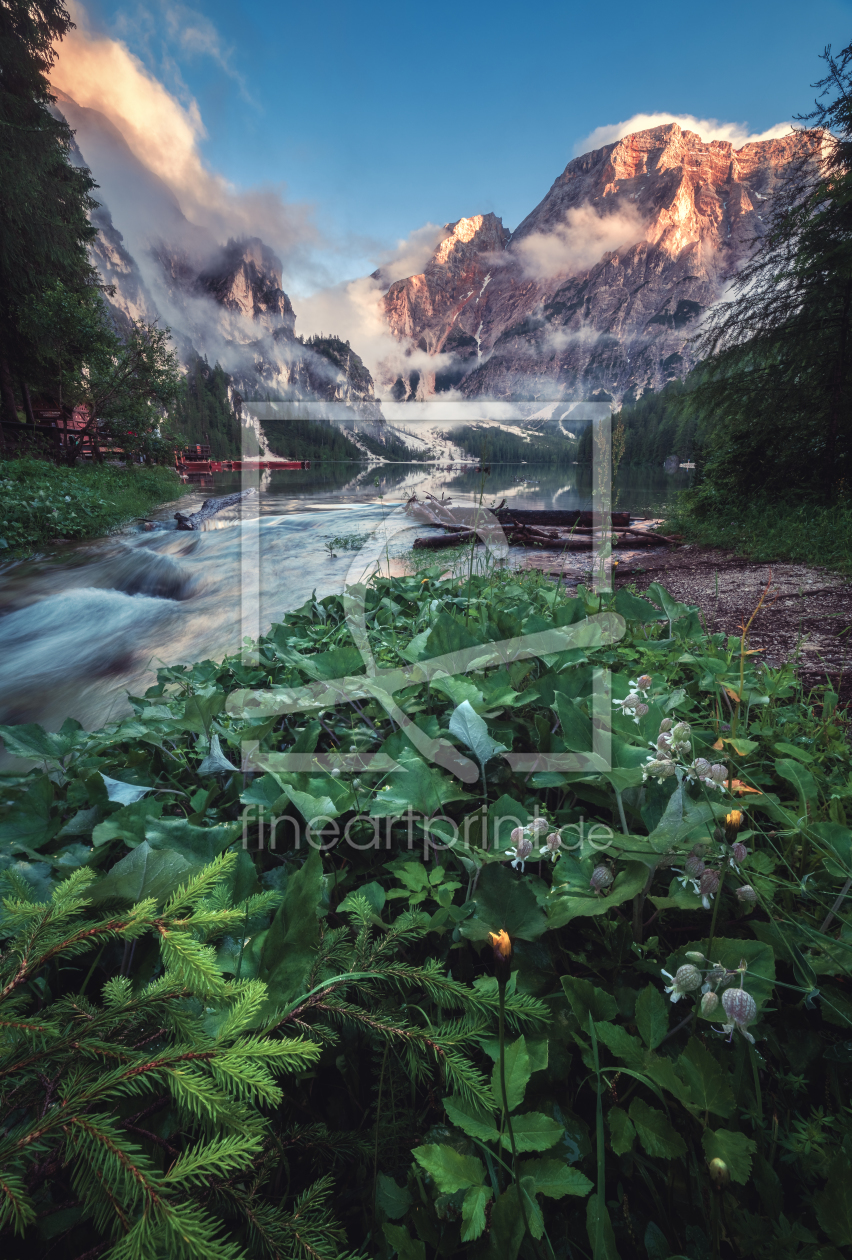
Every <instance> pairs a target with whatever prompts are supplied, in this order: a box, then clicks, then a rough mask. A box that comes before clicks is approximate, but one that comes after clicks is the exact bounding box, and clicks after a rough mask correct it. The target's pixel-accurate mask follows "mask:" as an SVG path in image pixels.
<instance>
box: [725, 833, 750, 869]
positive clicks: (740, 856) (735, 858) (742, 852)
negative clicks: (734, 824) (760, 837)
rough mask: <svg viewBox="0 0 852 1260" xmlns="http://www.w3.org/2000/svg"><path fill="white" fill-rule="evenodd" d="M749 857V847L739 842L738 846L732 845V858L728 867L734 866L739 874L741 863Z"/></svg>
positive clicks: (729, 859)
mask: <svg viewBox="0 0 852 1260" xmlns="http://www.w3.org/2000/svg"><path fill="white" fill-rule="evenodd" d="M747 857H748V845H745V844H743V842H742V841H741V840H738V841H737V842H736V844H732V845H731V856H730V857H729V858H728V865H729V866H732V867H733V868H734V870H735V871H736V872H737V873H738V874H739V869H740V868H739V865H738V864H739V863H740V862H743V861H745V859H746V858H747Z"/></svg>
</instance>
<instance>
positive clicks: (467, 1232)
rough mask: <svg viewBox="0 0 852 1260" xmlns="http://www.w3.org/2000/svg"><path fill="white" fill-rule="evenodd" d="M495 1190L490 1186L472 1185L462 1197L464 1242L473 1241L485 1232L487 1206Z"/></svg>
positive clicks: (462, 1233) (462, 1236)
mask: <svg viewBox="0 0 852 1260" xmlns="http://www.w3.org/2000/svg"><path fill="white" fill-rule="evenodd" d="M493 1193H494V1192H493V1190H492V1189H491V1187H490V1186H471V1187H470V1189H469V1190H468V1191H467V1193H466V1194H465V1196H464V1198H463V1199H462V1228H461V1240H462V1242H472V1241H473V1240H474V1238H479V1237H480V1235H481V1234H484V1233H485V1208H486V1205H487V1204H488V1202H489V1200H490V1199H491V1196H492V1194H493Z"/></svg>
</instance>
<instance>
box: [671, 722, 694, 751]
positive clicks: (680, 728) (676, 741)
mask: <svg viewBox="0 0 852 1260" xmlns="http://www.w3.org/2000/svg"><path fill="white" fill-rule="evenodd" d="M691 734H692V728H691V727H690V725H689V723H688V722H678V723H677V725H676V726H673V727H672V730H671V742H672V751H673V752H678V753H688V752H689V751H690V749H691V748H692V744H691V743H690V739H689V737H690V735H691Z"/></svg>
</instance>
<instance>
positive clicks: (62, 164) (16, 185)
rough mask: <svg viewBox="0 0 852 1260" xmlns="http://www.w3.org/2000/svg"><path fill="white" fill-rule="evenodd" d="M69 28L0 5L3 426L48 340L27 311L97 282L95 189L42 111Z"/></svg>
mask: <svg viewBox="0 0 852 1260" xmlns="http://www.w3.org/2000/svg"><path fill="white" fill-rule="evenodd" d="M72 26H73V23H72V22H71V18H70V15H69V13H68V10H67V9H66V8H65V6H64V4H63V3H62V0H0V400H2V415H3V419H4V420H7V421H12V422H14V421H15V420H16V419H17V408H16V403H15V393H14V389H15V385H16V384H18V385H21V384H22V383H23V382H24V381H25V380H26V379H27V378H28V377H29V379H32V374H33V372H34V371H36V370H37V369H38V368H43V367H44V356H43V351H44V345H43V342H44V341H45V340H46V339H49V337H50V334H51V329H50V326H49V325H45V324H42V323H39V321H38V320H36V319H34V318H33V312H32V310H29V312H28V308H29V306H30V304H31V302H32V301H33V299H34V298H36V297H38V295H39V294H40V293H41V292H42V291H43V290H44V288H45V287H46V286H49V285H51V284H53V283H56V282H57V281H59V282H61V283H62V284H63V285H65V286H66V287H67V288H68V289H69V290H71V291H74V292H80V291H83V290H86V289H89V288H91V287H93V286H94V284H95V279H96V277H95V272H94V269H93V268H92V266H91V263H90V261H89V257H88V254H87V249H86V246H87V243H88V241H90V240H91V239H92V237H93V236H94V235H95V228H94V227H93V226H92V224H91V223H90V222H89V219H88V212H89V211H90V210H91V209H92V208H93V206H94V205H95V204H96V203H95V202H94V201H93V200H92V198H91V196H90V192H91V189H92V188H93V187H94V183H93V181H92V179H91V176H90V174H89V172H88V171H85V170H80V169H79V168H76V167H74V166H72V165H71V163H70V161H69V145H70V141H71V131H70V129H69V127H68V125H67V123H65V122H64V120H62V119H59V118H56V117H55V116H54V115H53V113H52V112H51V110H50V105H51V103H52V102H53V100H54V98H53V97H52V96H51V94H50V88H49V83H48V78H47V76H48V72H49V70H50V67H51V66H52V64H53V61H54V58H55V51H54V45H55V42H56V41H57V40H60V39H62V37H63V36H64V35H65V34H66V32H67V31H68V30H69V29H71V28H72ZM16 378H17V379H16ZM0 434H2V430H0Z"/></svg>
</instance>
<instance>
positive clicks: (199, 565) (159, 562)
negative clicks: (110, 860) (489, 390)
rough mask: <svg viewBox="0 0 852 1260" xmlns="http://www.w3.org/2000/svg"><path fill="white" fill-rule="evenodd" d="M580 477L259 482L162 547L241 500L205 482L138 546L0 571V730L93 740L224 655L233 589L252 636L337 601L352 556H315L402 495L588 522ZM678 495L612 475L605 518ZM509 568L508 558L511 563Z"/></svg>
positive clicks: (658, 507)
mask: <svg viewBox="0 0 852 1260" xmlns="http://www.w3.org/2000/svg"><path fill="white" fill-rule="evenodd" d="M588 477H589V473H588V470H587V469H584V468H581V467H577V466H574V467H568V468H561V469H551V468H549V467H545V466H541V465H532V464H524V465H520V464H518V465H510V464H503V465H498V466H495V467H493V468H492V470H491V472H490V474H489V475H488V476H484V475H483V474H482V473H474V472H472V471H466V472H459V471H458V470H456V471H455V472H448V471H441V470H440V469H435V468H432V467H429V466H427V465H421V464H414V465H401V464H393V465H387V464H386V465H380V466H377V467H373V468H370V469H365V468H364V467H363V465H346V464H338V465H331V466H328V467H327V468H326V469H323V470H309V471H303V472H281V473H271V474H270V473H267V474H265V475H264V477H263V480H262V482H261V485H260V490H259V494H258V495H257V496H253V497H252V498H250V499H247V500H245V501H244V502H243V504H241V505H240V507H238V508H236V509H232V510H229V511H226V512H223V513H221V514H219V515H218V516H215V517H213V518H211V519H210V520H209V521H208V522H207V524H206V528H205V529H203V530H202V531H199V532H192V533H189V532H179V531H177V530H176V529H175V523H174V519H173V514H174V512H175V511H176V510H177V508H178V507H180V509H181V511H194V510H195V509H196V508H197V507H199V506H200V504H201V502H202V501H203V499H205V498H208V497H210V496H211V495H217V496H218V495H224V494H229V493H232V492H233V491H235V490H239V489H241V488H242V487H241V485H240V477H239V475H238V474H215V475H214V476H213V477H212V478H209V479H208V480H207V482H206V484H205V485H203V486H199V487H197V488H193V492H192V493H191V494H190V495H187V496H185V497H184V498H183V499H182V500H181V501H180V503H179V504H178V503H172V504H167V505H165V506H164V507H163V508H161V509H160V511H159V512H157V513H155V514H154V516H153V517H152V519H153V520H154V521H155V524H156V526H157V527H156V528H155V529H153V530H151V531H148V532H146V531H145V530H143V528H142V525H141V523H137V524H135V525H133V526H131V527H129V528H128V529H127V530H125V531H124V532H123V533H121V534H116V535H112V536H110V537H107V538H101V539H98V540H96V541H94V542H87V543H73V544H65V545H62V546H60V547H58V548H57V549H56V551H55V552H53V553H51V554H49V555H44V556H39V557H36V558H34V559H32V560H29V561H26V562H23V563H18V564H10V565H7V566H6V567H5V569H3V570H2V573H0V721H2V722H3V723H19V722H40V723H42V725H44V726H46V727H48V728H52V729H57V728H58V727H59V726H60V725H61V724H62V722H63V721H64V720H65V718H67V717H69V716H70V717H74V718H76V719H77V720H78V721H80V722H82V723H83V725H84V726H86V727H89V728H92V727H95V726H100V725H102V724H103V723H104V722H108V721H110V720H112V719H115V718H118V717H121V716H122V715H124V714H125V713H127V712H128V702H127V696H126V693H127V692H128V691H130V693H131V694H135V695H141V694H143V693H144V691H145V689H146V688H147V687H149V686H150V685H151V684H152V682H153V681H154V680H155V673H156V670H157V668H158V667H160V666H161V665H166V664H168V665H174V664H178V663H190V662H192V661H197V660H203V659H206V658H213V659H218V658H220V657H222V656H223V655H225V654H226V653H229V652H236V651H237V650H238V649H239V646H240V643H241V639H242V635H243V633H244V632H245V630H246V623H245V621H244V618H245V610H244V606H243V592H244V589H245V586H246V583H248V584H249V585H250V586H252V587H256V589H257V590H258V599H257V601H256V603H255V607H259V626H258V628H259V630H260V631H261V632H262V631H265V630H266V629H267V628H268V626H269V625H270V623H271V622H273V621H275V620H277V619H279V618H280V617H281V615H282V614H283V613H284V612H286V611H287V610H288V609H293V608H297V607H299V606H300V605H301V604H303V603H304V602H305V600H306V599H308V598H309V597H310V596H311V595H312V594H313V593H314V592H316V596H317V598H320V599H321V598H322V597H323V596H325V595H329V594H332V593H339V592H340V591H341V590H342V589H343V585H344V581H345V580H346V577H347V575H348V574H349V573H350V569H351V568H352V566H353V563H354V564H355V570H353V572H354V573H355V576H360V571H357V557H358V553H357V551H353V550H349V549H346V547H345V544H341V543H338V544H337V546H336V547H335V548H334V555H331V554H330V549H329V546H328V544H330V543H333V540H334V539H335V538H338V539H341V538H345V537H346V536H352V535H358V536H361V537H363V536H365V535H369V534H370V533H371V532H373V531H374V530H375V529H376V528H377V527H380V526H381V524H382V522H383V521H384V520H386V519H387V518H388V517H389V516H390V514H391V513H392V512H393V511H394V509H396V508H397V507H399V505H400V504H402V503H404V501H405V499H406V498H407V497H408V496H409V495H410V494H411V493H412V492H414V491H416V492H417V494H418V496H419V497H421V498H422V497H423V495H424V494H427V493H433V494H435V495H438V496H440V495H441V494H442V493H443V494H447V495H449V496H450V497H452V499H453V501H454V502H456V503H458V502H462V501H465V500H478V499H479V498H480V495H482V502H483V503H484V504H485V505H486V506H489V505H492V504H495V503H498V502H499V501H500V500H501V499H502V498H506V500H507V502H508V503H509V505H510V506H515V507H517V508H521V507H526V508H543V507H555V508H575V507H580V508H587V507H589V506H591V498H590V485H589V480H588ZM687 482H688V474H684V473H683V472H681V473H676V474H674V475H669V474H666V473H665V472H663V470H662V469H656V468H629V469H625V470H622V472H621V474H620V475H619V479H618V481H617V483H616V486H615V488H614V492H613V507H617V508H619V509H620V510H626V509H629V510H630V511H631V512H633V514H634V515H644V516H654V515H659V514H660V512H661V511H662V509H663V507H664V505H665V504H666V502H668V501H669V499H668V496H670V495H672V493H673V492H674V491H676V490H677V489H680V488H683V486H685V485H686V484H687ZM418 532H419V533H423V532H424V530H423V526H422V524H417V523H416V522H413V521H412V523H411V525H410V526H409V527H408V528H407V529H405V530H403V531H402V532H400V533H398V534H396V535H395V537H394V539H393V543H392V544H391V545H390V546H389V548H388V549H387V550H388V558H389V560H390V563H391V567H392V570H393V571H402V562H401V561H399V559H398V557H399V556H400V555H401V554H402V553H403V552H405V551H407V550H408V549H410V547H411V544H412V541H413V539H414V537H415V536H416V534H417V533H418ZM522 555H523V553H522V552H521V553H520V556H522ZM439 556H440V553H437V555H436V561H437V559H438V557H439ZM395 558H396V561H395ZM518 558H519V556H518V553H514V552H513V553H512V562H516V561H517V559H518Z"/></svg>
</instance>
